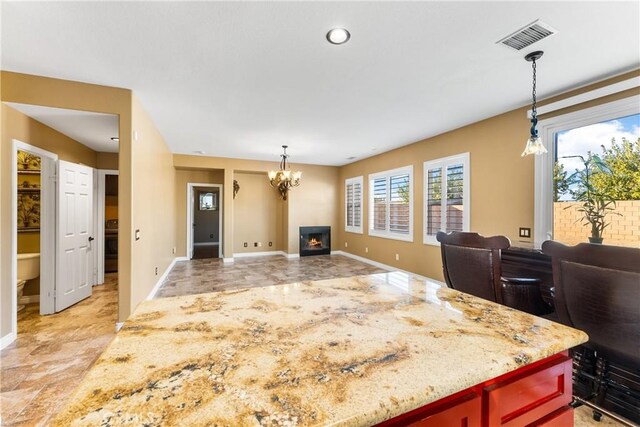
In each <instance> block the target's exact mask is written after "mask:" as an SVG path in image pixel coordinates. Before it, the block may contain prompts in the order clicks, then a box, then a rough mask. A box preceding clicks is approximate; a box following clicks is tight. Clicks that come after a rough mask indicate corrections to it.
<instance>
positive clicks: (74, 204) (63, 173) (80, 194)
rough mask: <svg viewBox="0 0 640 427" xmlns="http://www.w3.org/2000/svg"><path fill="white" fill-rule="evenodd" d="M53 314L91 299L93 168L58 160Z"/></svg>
mask: <svg viewBox="0 0 640 427" xmlns="http://www.w3.org/2000/svg"><path fill="white" fill-rule="evenodd" d="M57 222H58V227H57V230H58V236H57V254H56V292H55V294H56V300H55V311H56V312H58V311H62V310H64V309H65V308H67V307H69V306H71V305H73V304H75V303H77V302H78V301H81V300H83V299H85V298H88V297H90V296H91V290H92V278H93V250H92V246H93V245H92V241H93V240H94V239H93V236H92V233H93V169H92V168H90V167H88V166H83V165H77V164H75V163H69V162H65V161H63V160H60V161H58V218H57Z"/></svg>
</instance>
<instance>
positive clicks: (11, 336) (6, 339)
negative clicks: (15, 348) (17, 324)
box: [0, 331, 18, 350]
mask: <svg viewBox="0 0 640 427" xmlns="http://www.w3.org/2000/svg"><path fill="white" fill-rule="evenodd" d="M16 338H18V336H17V335H16V333H15V332H13V331H12V332H9V333H8V334H7V335H5V336H3V337H2V338H0V350H4V349H5V348H6V347H7V346H8V345H9V344H11V343H13V342H14V341H15V340H16Z"/></svg>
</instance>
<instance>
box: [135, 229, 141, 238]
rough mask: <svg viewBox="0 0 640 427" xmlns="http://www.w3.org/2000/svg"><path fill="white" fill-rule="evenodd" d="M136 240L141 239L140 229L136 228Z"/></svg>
mask: <svg viewBox="0 0 640 427" xmlns="http://www.w3.org/2000/svg"><path fill="white" fill-rule="evenodd" d="M134 236H135V238H136V240H140V230H139V229H138V230H136V232H135V234H134Z"/></svg>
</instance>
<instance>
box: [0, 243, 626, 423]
mask: <svg viewBox="0 0 640 427" xmlns="http://www.w3.org/2000/svg"><path fill="white" fill-rule="evenodd" d="M383 271H384V270H381V269H379V268H377V267H372V266H370V265H368V264H364V263H361V262H359V261H355V260H353V259H351V258H347V257H344V256H340V255H333V256H319V257H308V258H301V259H299V260H287V259H285V258H283V257H278V256H274V257H269V258H240V259H237V260H236V262H235V263H233V264H223V263H222V260H219V259H215V260H212V259H209V260H193V261H184V262H179V263H177V264H176V266H175V267H174V269H173V270H172V271H171V273H170V274H169V277H168V278H167V280H166V282H165V284H164V286H163V287H162V288H161V289H160V291H159V292H158V295H157V297H158V298H159V297H167V296H174V295H184V294H195V293H202V292H212V291H219V290H225V289H238V288H244V287H254V286H267V285H273V284H280V283H291V282H297V281H301V280H321V279H328V278H333V277H350V276H355V275H360V274H374V273H380V272H383ZM106 277H107V278H108V282H107V283H106V284H105V285H104V286H101V287H96V288H94V294H93V296H92V297H91V298H89V299H87V300H85V301H82V302H80V303H78V304H76V305H75V306H73V307H71V308H70V309H68V310H65V311H64V312H62V313H59V314H56V315H53V316H39V314H38V305H37V304H29V305H28V306H27V308H26V309H25V311H24V312H22V313H20V314H19V322H18V329H19V336H18V340H16V342H14V343H13V344H12V345H10V346H9V347H7V348H6V349H5V350H3V351H2V354H1V357H0V414H1V416H2V425H3V426H34V425H35V426H42V425H46V424H47V421H48V420H49V419H50V418H51V416H52V415H53V414H55V413H56V412H57V411H58V410H59V409H60V408H61V407H62V406H63V405H64V404H65V398H66V397H67V396H69V394H70V393H71V392H72V391H73V389H74V388H75V387H76V385H77V384H78V383H79V382H80V380H81V378H82V376H83V375H84V373H85V372H86V371H87V370H88V369H89V368H90V367H91V366H92V365H93V363H94V361H95V360H96V359H97V357H98V355H99V354H100V353H101V352H102V351H103V350H104V348H106V346H107V344H108V343H109V342H110V341H111V339H112V338H113V337H114V336H115V334H114V325H115V322H116V316H117V314H116V313H117V298H118V295H117V278H116V275H115V274H109V275H107V276H106ZM85 324H89V326H82V325H85ZM590 414H591V412H590V411H589V410H588V409H587V408H584V407H582V408H579V409H578V410H577V411H576V416H575V420H576V422H575V425H576V427H583V426H584V427H587V426H598V427H613V426H618V425H619V424H618V423H615V422H613V421H610V420H608V419H606V418H603V420H602V422H599V423H598V422H596V421H594V420H593V419H592V418H591V415H590Z"/></svg>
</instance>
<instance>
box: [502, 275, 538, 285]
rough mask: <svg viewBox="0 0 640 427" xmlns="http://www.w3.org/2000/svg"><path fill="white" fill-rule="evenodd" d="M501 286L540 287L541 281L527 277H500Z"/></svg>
mask: <svg viewBox="0 0 640 427" xmlns="http://www.w3.org/2000/svg"><path fill="white" fill-rule="evenodd" d="M500 280H502V283H503V285H504V284H509V285H536V286H540V285H541V284H542V280H540V279H532V278H529V277H501V278H500Z"/></svg>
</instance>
